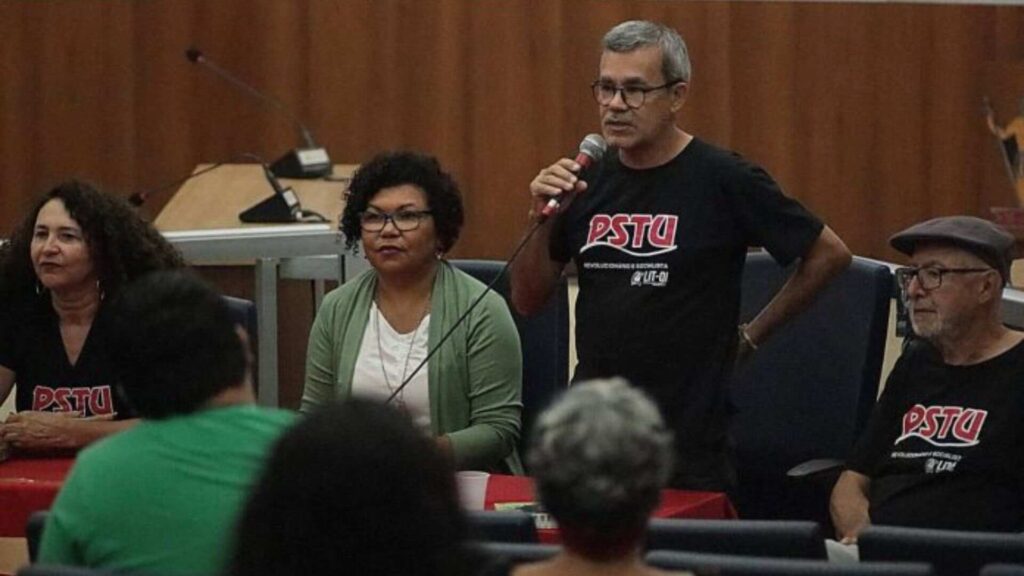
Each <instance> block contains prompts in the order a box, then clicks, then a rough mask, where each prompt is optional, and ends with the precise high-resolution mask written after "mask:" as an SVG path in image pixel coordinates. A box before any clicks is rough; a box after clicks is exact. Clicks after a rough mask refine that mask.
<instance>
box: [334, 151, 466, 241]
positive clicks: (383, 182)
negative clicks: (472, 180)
mask: <svg viewBox="0 0 1024 576" xmlns="http://www.w3.org/2000/svg"><path fill="white" fill-rule="evenodd" d="M403 184H412V185H414V186H416V187H417V188H420V189H421V190H423V192H424V194H426V197H427V207H428V208H429V209H430V211H431V213H432V214H433V217H434V229H435V230H436V231H437V238H438V243H439V246H438V249H439V250H440V251H441V252H448V251H449V250H451V248H452V246H454V245H455V241H456V240H458V239H459V231H460V230H461V229H462V223H463V220H464V218H465V216H464V215H463V210H462V194H461V193H460V192H459V187H458V185H457V184H456V183H455V180H454V179H453V178H452V177H451V175H450V174H448V173H447V172H445V171H443V170H441V165H440V164H439V163H438V161H437V159H436V158H434V157H433V156H428V155H426V154H420V153H418V152H405V151H400V152H384V153H381V154H378V155H377V156H374V157H373V158H372V159H371V160H370V161H369V162H367V163H366V164H363V165H362V166H361V167H360V168H359V170H357V171H356V173H355V175H354V176H353V177H352V183H351V184H350V185H349V189H348V193H347V194H346V200H345V201H346V203H345V211H344V212H342V214H341V223H340V226H341V232H342V233H343V234H344V235H345V247H346V248H348V249H349V250H353V251H355V250H357V249H358V245H359V237H360V234H359V232H360V226H359V215H360V214H362V213H363V212H364V211H365V210H366V208H367V206H368V205H369V203H370V201H371V200H372V199H373V197H374V195H376V194H377V192H380V191H381V190H383V189H384V188H391V187H394V186H401V185H403Z"/></svg>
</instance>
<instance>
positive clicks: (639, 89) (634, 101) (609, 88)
mask: <svg viewBox="0 0 1024 576" xmlns="http://www.w3.org/2000/svg"><path fill="white" fill-rule="evenodd" d="M680 82H682V80H669V81H668V82H665V83H664V84H662V85H661V86H640V85H634V86H616V85H615V84H613V83H612V82H602V81H601V80H596V81H594V83H593V84H591V85H590V89H591V90H593V92H594V100H597V103H598V104H600V105H601V106H607V105H609V104H611V103H612V100H615V95H616V94H622V101H623V102H625V103H626V106H628V107H630V108H632V109H633V110H636V109H637V108H639V107H641V106H643V105H644V100H645V99H646V98H647V93H648V92H654V91H655V90H662V89H665V88H671V87H672V86H675V85H676V84H678V83H680Z"/></svg>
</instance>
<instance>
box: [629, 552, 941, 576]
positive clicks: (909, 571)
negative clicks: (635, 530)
mask: <svg viewBox="0 0 1024 576" xmlns="http://www.w3.org/2000/svg"><path fill="white" fill-rule="evenodd" d="M646 559H647V563H648V564H650V565H651V566H654V567H656V568H662V569H665V570H689V571H693V572H699V573H705V574H715V575H716V576H931V574H933V572H932V568H931V566H929V565H928V564H922V563H906V562H861V563H859V564H856V563H851V564H839V563H834V562H828V561H826V560H803V559H797V560H793V559H785V558H757V557H753V556H729V555H724V554H701V553H697V552H670V551H664V550H655V551H651V552H648V553H647V558H646Z"/></svg>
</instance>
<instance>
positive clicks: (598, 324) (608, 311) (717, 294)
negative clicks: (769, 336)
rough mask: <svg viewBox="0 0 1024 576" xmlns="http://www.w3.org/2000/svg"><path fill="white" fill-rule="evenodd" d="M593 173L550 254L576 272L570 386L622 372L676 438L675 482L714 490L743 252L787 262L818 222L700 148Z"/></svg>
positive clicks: (756, 171) (723, 469)
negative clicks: (574, 361) (649, 163)
mask: <svg viewBox="0 0 1024 576" xmlns="http://www.w3.org/2000/svg"><path fill="white" fill-rule="evenodd" d="M595 168H596V170H595V172H596V174H594V175H593V177H591V178H590V182H589V183H590V187H589V189H588V191H587V192H585V193H584V194H582V195H580V196H579V197H578V198H576V199H575V201H574V202H573V203H572V204H571V205H570V206H569V207H568V208H567V210H566V211H565V213H564V214H562V215H561V216H559V218H558V219H557V220H556V223H555V226H556V228H555V230H554V231H553V239H552V245H551V257H552V258H553V259H555V260H557V261H560V262H567V261H569V260H570V259H575V262H576V266H577V269H578V271H579V295H578V297H577V301H576V349H577V354H578V357H579V364H578V365H577V367H576V371H575V374H574V379H575V380H582V379H588V378H596V377H607V376H615V375H618V376H624V377H626V378H628V379H630V380H631V381H632V382H633V383H635V384H637V385H639V386H641V387H642V388H644V389H645V390H646V391H648V392H649V393H650V394H651V395H652V396H653V397H654V399H655V401H656V402H657V403H658V405H659V406H660V408H661V410H662V413H663V415H664V416H665V418H666V420H667V421H668V423H669V424H670V426H671V427H672V428H673V430H674V432H675V434H676V445H677V452H678V460H679V462H678V467H679V469H680V474H679V475H677V479H676V480H674V481H673V484H674V485H676V486H680V487H687V488H703V489H719V490H721V489H724V488H726V487H728V485H729V484H730V483H731V478H730V477H729V476H730V475H731V470H730V468H729V467H728V465H727V463H725V462H724V461H725V451H726V446H725V444H726V443H725V437H726V424H727V406H728V402H727V397H726V395H727V390H726V385H725V384H726V381H727V379H728V377H729V374H730V371H731V367H732V362H733V356H734V353H735V348H736V324H737V318H738V315H739V301H740V280H741V278H742V273H743V264H744V261H745V256H746V252H747V248H748V247H749V246H763V247H765V248H766V249H767V250H768V251H769V252H770V253H771V254H772V256H773V257H774V258H775V259H776V260H777V261H778V262H779V263H780V264H783V265H785V264H788V263H789V262H791V261H793V260H794V259H796V258H799V257H801V256H803V255H804V254H805V253H806V251H807V250H808V249H809V248H810V246H811V244H812V243H813V242H814V241H815V240H816V239H817V238H818V236H819V235H820V233H821V230H822V227H823V224H822V223H821V222H820V221H819V220H818V219H817V218H815V217H814V216H813V215H812V214H810V213H809V212H808V211H807V210H805V209H804V208H803V207H802V206H801V205H800V204H799V203H798V202H796V201H795V200H793V199H791V198H789V197H787V196H785V195H784V194H783V193H782V191H781V190H780V189H779V187H778V185H777V184H776V183H775V181H774V180H772V178H771V177H770V176H769V175H768V174H767V173H766V172H765V171H764V170H763V169H761V168H759V167H757V166H754V165H752V164H750V163H748V162H746V161H744V160H743V159H742V158H741V157H739V156H738V155H736V154H733V153H730V152H727V151H724V150H721V149H718V148H716V147H714V146H712V145H710V144H707V143H705V142H703V141H701V140H698V139H694V140H693V141H691V142H690V144H689V145H688V146H687V147H686V148H685V149H683V151H682V152H681V153H680V154H679V155H678V156H676V157H675V158H674V159H672V160H671V161H670V162H668V163H667V164H665V165H663V166H659V167H656V168H652V169H648V170H633V169H630V168H627V167H625V166H623V165H622V164H621V163H620V162H619V160H618V154H617V153H616V151H615V150H609V153H608V154H607V155H606V159H605V160H604V161H603V162H601V163H600V164H599V165H598V166H597V167H595Z"/></svg>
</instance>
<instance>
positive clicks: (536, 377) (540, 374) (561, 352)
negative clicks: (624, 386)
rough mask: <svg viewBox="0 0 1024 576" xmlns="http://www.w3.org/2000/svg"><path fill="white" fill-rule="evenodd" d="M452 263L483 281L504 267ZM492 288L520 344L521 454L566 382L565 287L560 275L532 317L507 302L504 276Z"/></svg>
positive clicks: (500, 264)
mask: <svg viewBox="0 0 1024 576" xmlns="http://www.w3.org/2000/svg"><path fill="white" fill-rule="evenodd" d="M452 264H454V265H455V267H457V268H459V269H460V270H462V271H463V272H466V273H467V274H469V275H471V276H473V277H474V278H476V279H477V280H479V281H481V282H483V283H484V284H490V283H491V282H492V281H493V280H494V279H495V278H496V277H497V276H498V274H499V273H501V270H502V268H503V267H504V266H505V263H504V262H500V261H497V260H453V261H452ZM494 291H495V292H497V293H498V294H501V296H502V297H503V298H505V301H506V302H508V303H509V310H511V311H512V318H513V319H514V320H515V323H516V328H518V329H519V339H520V340H521V341H522V346H523V427H522V431H523V432H522V435H521V436H520V442H519V446H520V448H519V452H520V454H524V453H525V450H524V448H525V447H526V446H527V441H528V438H527V436H528V435H529V431H530V429H531V427H532V425H533V420H534V418H535V417H536V416H537V414H538V413H539V412H540V411H541V410H542V409H543V408H544V407H545V406H546V405H547V404H548V402H549V401H550V400H551V398H552V397H553V396H554V395H555V394H557V393H558V392H559V391H560V390H563V389H565V387H566V386H567V385H568V382H569V289H568V285H567V283H566V281H565V279H564V278H563V279H562V280H561V281H560V283H559V284H558V287H557V288H556V290H555V294H554V296H552V298H551V300H550V301H549V302H548V303H547V304H546V305H545V306H544V308H543V309H542V310H541V311H540V312H538V313H537V314H534V315H532V316H520V315H519V314H517V313H516V311H515V309H513V307H512V304H511V302H510V301H509V295H510V289H509V282H508V275H507V274H505V275H503V276H502V277H501V278H500V279H499V280H498V282H497V284H495V285H494Z"/></svg>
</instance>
